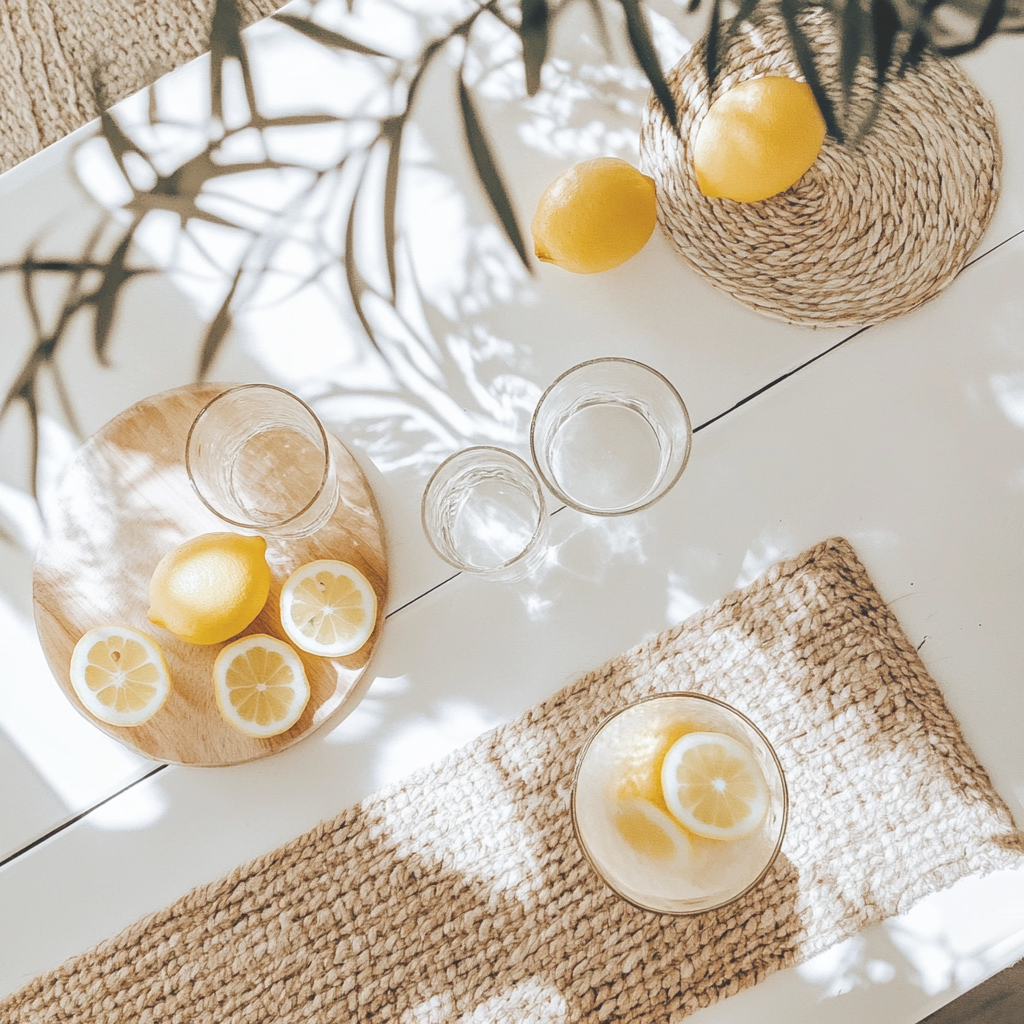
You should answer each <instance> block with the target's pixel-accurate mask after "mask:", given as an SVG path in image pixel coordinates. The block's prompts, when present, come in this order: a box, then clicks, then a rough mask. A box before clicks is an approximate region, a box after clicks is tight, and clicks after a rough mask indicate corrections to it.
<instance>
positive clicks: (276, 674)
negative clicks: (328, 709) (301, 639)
mask: <svg viewBox="0 0 1024 1024" xmlns="http://www.w3.org/2000/svg"><path fill="white" fill-rule="evenodd" d="M213 691H214V693H215V695H216V697H217V707H219V708H220V713H221V714H222V715H223V716H224V718H225V719H226V720H227V721H228V722H230V723H231V725H233V726H234V727H235V728H236V729H238V730H239V731H241V732H244V733H245V734H246V735H247V736H255V737H257V738H259V739H264V738H266V737H268V736H277V735H278V734H279V733H282V732H286V731H287V730H288V729H290V728H291V727H292V726H293V725H294V724H295V723H296V722H297V721H298V720H299V716H300V715H301V714H302V711H303V709H304V708H305V706H306V703H307V701H308V700H309V682H308V680H307V679H306V670H305V669H304V668H303V667H302V662H301V661H300V660H299V656H298V655H297V654H296V653H295V651H294V650H293V649H292V648H291V647H289V646H288V644H286V643H285V642H284V641H283V640H278V639H276V638H275V637H272V636H266V635H265V634H263V633H255V634H253V635H252V636H244V637H242V639H241V640H236V641H235V642H234V643H232V644H228V645H227V647H225V648H224V649H223V650H222V651H221V652H220V654H218V655H217V660H216V661H215V662H214V663H213Z"/></svg>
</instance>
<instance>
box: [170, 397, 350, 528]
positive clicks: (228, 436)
mask: <svg viewBox="0 0 1024 1024" xmlns="http://www.w3.org/2000/svg"><path fill="white" fill-rule="evenodd" d="M185 468H186V469H187V471H188V477H189V480H190V481H191V482H192V487H193V489H194V490H195V492H196V494H197V495H198V496H199V499H200V500H201V501H202V502H203V504H204V505H206V507H207V508H208V509H210V511H211V512H214V513H215V514H216V515H218V516H220V518H221V519H223V520H224V521H225V522H226V523H228V524H230V525H231V526H237V527H241V528H242V529H245V530H254V531H257V532H259V533H266V534H272V535H274V536H278V537H290V538H294V537H306V536H308V535H309V534H311V533H313V532H315V531H316V530H318V529H319V528H320V527H321V526H323V525H324V524H325V523H326V522H327V521H328V519H330V517H331V516H332V514H333V513H334V510H335V508H336V507H337V504H338V479H337V470H336V467H335V463H334V456H333V454H332V452H331V445H330V441H329V438H328V436H327V432H326V431H325V430H324V428H323V424H322V423H321V422H320V420H319V419H318V418H317V416H316V414H315V413H314V412H313V410H312V409H310V407H309V406H308V405H306V403H305V402H303V401H302V399H300V398H297V397H296V396H295V395H293V394H291V392H289V391H285V390H284V388H279V387H275V386H274V385H272V384H245V385H242V386H241V387H237V388H231V389H230V390H229V391H225V392H224V393H223V394H220V395H218V396H217V397H216V398H214V399H212V400H211V401H210V402H208V403H207V404H206V405H205V406H204V407H203V408H202V409H201V410H200V412H199V415H198V416H196V418H195V420H194V421H193V423H192V426H191V428H190V429H189V432H188V437H187V439H186V441H185Z"/></svg>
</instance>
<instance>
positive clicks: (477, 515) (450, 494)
mask: <svg viewBox="0 0 1024 1024" xmlns="http://www.w3.org/2000/svg"><path fill="white" fill-rule="evenodd" d="M422 516H423V529H424V532H425V533H426V535H427V539H428V540H429V541H430V543H431V545H432V546H433V548H434V550H435V551H436V552H437V553H438V554H439V555H440V556H441V557H442V558H443V559H444V560H445V561H446V562H448V563H449V564H450V565H453V566H455V568H457V569H460V570H462V571H463V572H470V573H474V574H476V575H477V576H482V577H486V578H488V579H500V580H518V579H523V578H524V577H526V576H528V575H529V574H530V573H531V572H532V571H533V570H534V569H535V568H536V566H537V565H538V564H539V563H540V561H541V560H542V559H543V557H544V553H545V551H546V547H545V537H546V536H547V516H546V514H545V511H544V496H543V493H542V491H541V487H540V482H539V481H538V480H537V477H536V475H535V474H534V472H533V470H532V469H530V467H529V466H528V465H527V464H526V463H525V462H524V461H523V460H522V459H521V458H519V456H518V455H514V454H513V453H512V452H508V451H505V450H504V449H501V448H493V447H491V446H489V445H479V446H476V447H473V448H466V449H464V450H463V451H461V452H456V453H455V454H454V455H452V456H451V457H450V458H448V459H446V460H445V461H444V462H442V463H441V465H440V466H438V467H437V469H436V470H435V471H434V475H433V476H432V477H431V478H430V480H429V482H428V483H427V486H426V489H425V490H424V492H423V506H422Z"/></svg>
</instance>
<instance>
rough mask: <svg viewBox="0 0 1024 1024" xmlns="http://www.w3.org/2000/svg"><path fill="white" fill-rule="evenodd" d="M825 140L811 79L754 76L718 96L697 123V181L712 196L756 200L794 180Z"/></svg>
mask: <svg viewBox="0 0 1024 1024" xmlns="http://www.w3.org/2000/svg"><path fill="white" fill-rule="evenodd" d="M824 141H825V120H824V118H823V117H822V116H821V111H820V110H818V104H817V103H816V102H815V100H814V93H812V92H811V87H810V86H809V85H808V84H807V83H806V82H798V81H796V79H794V78H783V77H779V76H768V77H766V78H752V79H751V80H750V81H748V82H742V83H740V84H739V85H737V86H735V87H734V88H732V89H730V90H729V91H728V92H726V93H723V94H722V95H721V96H719V97H718V99H717V100H715V102H714V103H712V104H711V109H710V110H708V112H707V114H706V115H705V117H704V120H703V121H702V122H701V124H700V127H699V128H698V129H697V137H696V138H695V139H694V142H693V169H694V171H695V172H696V175H697V187H698V188H699V189H700V190H701V192H702V193H703V194H704V195H706V196H708V197H709V198H713V199H735V200H737V201H738V202H741V203H756V202H758V201H759V200H761V199H767V198H768V197H769V196H774V195H777V194H778V193H779V192H785V191H786V189H788V188H791V187H792V186H793V185H795V184H796V183H797V182H798V181H799V180H800V179H801V178H802V177H803V176H804V173H805V172H806V171H807V169H808V168H809V167H810V166H811V164H813V163H814V161H815V160H817V158H818V153H820V152H821V146H822V143H823V142H824Z"/></svg>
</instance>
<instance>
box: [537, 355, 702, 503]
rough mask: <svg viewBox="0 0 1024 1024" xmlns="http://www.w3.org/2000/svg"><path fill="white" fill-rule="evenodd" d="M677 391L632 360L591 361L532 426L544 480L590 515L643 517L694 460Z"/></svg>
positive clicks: (552, 393)
mask: <svg viewBox="0 0 1024 1024" xmlns="http://www.w3.org/2000/svg"><path fill="white" fill-rule="evenodd" d="M691 437H692V432H691V430H690V417H689V414H688V413H687V411H686V405H685V404H684V403H683V400H682V398H680V397H679V392H678V391H676V389H675V388H674V387H673V386H672V384H671V383H669V381H668V380H666V378H665V377H663V376H662V375H661V374H660V373H658V371H657V370H652V369H651V368H650V367H649V366H645V365H644V364H643V363H638V362H637V361H636V360H634V359H620V358H605V359H592V360H590V361H589V362H586V363H581V364H580V365H579V366H574V367H573V368H572V369H571V370H567V371H566V372H565V373H563V374H562V375H561V376H560V377H559V378H558V379H557V380H555V382H554V383H553V384H552V385H551V386H550V387H549V388H548V389H547V391H545V392H544V394H543V395H542V396H541V400H540V402H539V403H538V405H537V409H536V411H535V412H534V414H533V423H532V424H531V426H530V450H531V452H532V453H533V461H534V463H535V464H536V466H537V471H538V473H540V476H541V479H542V480H543V481H544V483H545V484H547V486H548V487H549V488H550V489H551V490H552V491H553V492H554V493H555V494H556V495H557V496H558V497H559V498H560V499H561V500H562V501H564V502H565V503H566V504H567V505H569V506H571V507H572V508H575V509H577V510H579V511H580V512H588V513H590V514H591V515H599V516H619V515H625V514H626V513H627V512H637V511H639V510H640V509H643V508H647V507H648V506H649V505H653V504H654V502H656V501H657V500H658V499H659V498H661V497H663V496H664V495H665V494H666V493H667V492H668V490H669V489H670V488H671V487H672V486H673V485H674V484H675V482H676V481H677V480H678V479H679V477H680V476H681V475H682V472H683V469H684V468H685V467H686V462H687V460H688V459H689V457H690V440H691Z"/></svg>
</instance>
